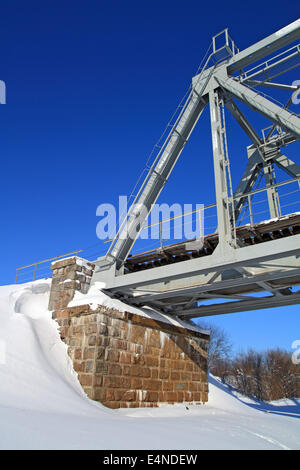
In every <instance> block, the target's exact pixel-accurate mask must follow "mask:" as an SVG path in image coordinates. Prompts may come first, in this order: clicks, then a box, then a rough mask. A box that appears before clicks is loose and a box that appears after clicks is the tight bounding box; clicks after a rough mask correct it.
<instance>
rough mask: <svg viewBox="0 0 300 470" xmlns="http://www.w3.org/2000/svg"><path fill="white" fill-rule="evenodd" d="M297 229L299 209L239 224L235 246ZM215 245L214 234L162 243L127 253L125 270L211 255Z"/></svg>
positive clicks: (152, 266) (298, 231) (266, 239)
mask: <svg viewBox="0 0 300 470" xmlns="http://www.w3.org/2000/svg"><path fill="white" fill-rule="evenodd" d="M299 233H300V213H296V214H290V215H288V216H284V217H281V218H279V219H271V220H268V221H264V222H259V223H257V224H254V225H252V226H251V225H250V224H247V225H241V226H239V227H237V228H236V237H237V241H238V244H239V246H241V247H242V246H249V245H256V244H259V243H264V242H268V241H270V240H276V239H279V238H285V237H290V236H292V235H296V234H299ZM217 245H218V234H217V233H212V234H209V235H205V236H204V238H203V240H201V241H200V240H196V239H192V240H188V241H184V242H180V243H174V244H171V245H166V246H164V247H163V248H157V249H154V250H149V251H145V252H143V253H139V254H136V255H131V256H129V257H128V259H127V261H126V264H125V272H127V273H130V272H136V271H142V270H145V269H151V268H155V267H158V266H165V265H167V264H171V263H177V262H180V261H185V260H188V259H192V258H200V257H203V256H207V255H211V254H212V253H213V251H214V249H215V248H216V246H217Z"/></svg>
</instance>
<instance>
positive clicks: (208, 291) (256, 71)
mask: <svg viewBox="0 0 300 470" xmlns="http://www.w3.org/2000/svg"><path fill="white" fill-rule="evenodd" d="M221 34H223V35H224V38H225V39H224V44H223V46H222V47H219V48H217V46H216V44H217V37H218V41H219V39H220V35H221ZM299 38H300V20H297V21H295V22H294V23H292V24H290V25H288V26H286V27H285V28H282V29H281V30H279V31H277V32H275V33H274V34H272V35H270V36H268V37H267V38H265V39H263V40H261V41H259V42H257V43H256V44H254V45H252V46H250V47H248V48H247V49H245V50H244V51H241V52H239V51H238V49H237V48H236V45H235V44H234V42H233V41H232V40H231V38H230V37H229V35H228V31H227V29H226V30H224V31H223V32H222V33H220V34H219V35H217V36H215V37H214V38H213V41H212V52H211V54H210V55H209V56H208V58H207V60H206V62H205V64H204V66H203V67H202V69H201V71H200V73H199V74H198V75H196V76H195V77H193V79H192V85H191V90H190V93H189V94H188V97H187V99H186V101H185V103H184V104H183V106H182V110H181V112H180V113H179V115H178V117H177V119H176V121H175V123H174V124H173V126H172V128H171V130H170V132H169V134H168V136H167V138H166V140H165V142H164V144H163V145H162V148H161V150H160V152H159V153H158V156H157V157H156V159H155V160H154V163H153V164H152V166H151V168H150V170H149V172H148V174H147V176H146V178H145V180H144V182H143V184H142V185H141V188H140V190H139V192H138V194H137V197H136V199H135V201H134V204H133V205H132V206H131V208H130V209H129V212H128V214H127V216H126V218H125V221H124V224H123V226H121V227H120V230H119V232H118V234H117V236H116V238H115V239H114V240H113V242H112V244H111V247H110V249H109V250H108V253H107V255H106V256H105V257H104V258H100V259H99V260H97V261H96V265H97V269H96V272H95V274H94V277H93V282H96V281H98V280H101V281H102V282H103V281H104V282H105V283H106V292H107V293H108V294H109V295H112V296H116V297H119V298H122V299H123V300H125V301H126V302H128V303H131V304H134V305H140V306H142V305H151V306H152V307H153V308H156V309H159V310H161V311H164V312H167V313H169V314H173V315H178V316H184V317H189V316H190V317H195V316H205V315H214V314H221V313H233V312H239V311H242V310H249V309H251V310H254V309H258V308H259V309H260V308H267V307H270V306H272V307H276V306H280V305H291V304H294V303H299V302H300V292H297V291H296V290H295V286H297V285H299V284H300V216H299V215H298V214H291V215H290V216H285V217H281V208H280V203H279V199H278V192H277V189H278V186H279V185H281V184H284V183H279V184H278V183H276V178H275V172H276V168H280V169H281V170H283V171H284V172H285V173H286V174H287V175H288V176H289V177H290V178H292V180H290V181H296V182H298V184H299V187H300V166H298V165H297V164H296V163H295V162H293V161H292V160H291V159H290V158H288V157H286V156H285V155H284V154H283V153H282V148H283V147H286V146H287V145H289V144H290V143H293V142H296V141H298V140H299V139H300V119H299V117H298V116H297V115H295V114H294V113H292V112H291V111H290V110H289V107H290V105H291V98H290V99H289V100H288V102H287V104H286V105H285V106H280V105H279V104H278V103H275V102H274V101H273V100H270V99H268V98H266V97H265V96H264V95H263V94H262V93H261V92H260V91H259V88H261V87H268V88H269V89H271V90H272V89H273V90H274V89H281V90H286V91H288V92H290V93H291V92H295V91H297V90H298V88H297V86H291V85H290V84H284V83H278V77H279V76H280V75H283V74H284V73H285V72H287V71H289V70H292V69H293V68H295V67H296V66H299V65H300V44H296V45H295V44H294V45H293V44H292V43H293V42H295V41H297V40H298V39H299ZM282 49H283V50H282ZM277 51H278V52H277ZM275 53H276V55H275ZM262 60H263V62H259V61H262ZM275 77H277V81H276V83H275V82H273V81H272V80H273V79H274V78H275ZM236 100H238V101H241V102H242V103H244V104H246V105H247V106H248V107H250V108H251V109H252V110H254V111H257V112H258V113H260V114H261V115H263V116H264V117H266V118H267V119H269V120H271V121H272V122H273V125H272V126H271V128H270V129H269V130H268V131H267V132H265V131H264V130H263V132H262V137H260V135H259V133H258V132H257V131H256V130H255V129H254V127H253V126H252V125H251V123H250V122H249V120H248V119H247V118H246V116H245V115H244V113H243V112H242V111H241V110H240V109H239V106H238V104H237V103H236ZM207 104H209V108H210V119H211V132H212V147H213V164H214V179H215V193H216V207H217V221H218V228H217V233H216V234H215V235H214V236H213V237H212V238H207V239H206V240H205V243H206V245H205V246H207V247H209V248H210V250H206V251H205V248H204V249H203V250H202V251H201V250H200V251H199V250H198V251H197V250H194V251H193V250H191V249H189V248H188V244H185V245H184V244H182V245H180V244H179V245H177V246H176V247H173V246H170V247H161V248H160V250H158V251H157V252H155V253H153V259H154V260H156V261H155V263H158V265H157V264H155V263H154V264H153V266H157V267H152V265H151V266H150V267H151V269H148V268H149V264H147V263H148V261H141V258H139V257H137V256H136V257H135V256H133V257H131V258H130V259H128V260H127V258H128V255H129V253H130V251H131V249H132V247H133V245H134V243H135V241H136V239H137V238H138V236H139V233H140V231H141V229H142V228H143V225H144V223H145V221H146V220H147V217H148V215H149V213H150V211H151V209H152V207H153V204H154V203H155V202H156V200H157V198H158V196H159V194H160V193H161V191H162V189H163V187H164V185H165V184H166V182H167V180H168V177H169V175H170V174H171V172H172V170H173V168H174V166H175V164H176V162H177V160H178V158H179V156H180V154H181V152H182V150H183V148H184V146H185V144H186V142H187V141H188V139H189V137H190V135H191V133H192V131H193V129H194V127H195V125H196V123H197V121H198V120H199V118H200V116H201V114H202V112H203V110H204V108H205V107H206V105H207ZM225 109H227V110H228V111H229V112H230V113H231V115H232V116H233V117H234V118H235V120H236V121H237V122H238V124H239V125H240V127H241V129H242V130H243V131H244V132H245V133H246V135H247V136H248V137H249V139H250V145H249V147H247V156H248V163H247V165H246V168H245V170H244V172H243V174H242V177H241V179H240V181H239V183H238V185H237V187H236V189H235V190H234V191H233V188H232V182H231V172H230V159H229V154H228V150H227V136H226V125H225ZM260 176H264V178H265V188H264V190H266V192H267V198H268V205H269V213H270V218H271V220H270V221H269V222H263V223H261V224H254V223H253V214H252V206H251V199H252V197H253V196H254V195H255V194H257V193H258V192H259V191H262V190H261V189H255V185H256V184H257V182H258V179H259V177H260ZM247 208H249V212H250V220H251V224H250V226H238V224H239V220H240V219H241V213H242V211H243V210H244V209H245V210H246V209H247ZM272 219H273V220H272ZM174 250H175V251H174ZM180 250H181V251H180ZM178 253H179V254H180V256H182V257H183V259H185V260H184V261H180V262H177V258H178ZM180 256H179V259H180ZM149 257H151V254H150V255H147V256H146V258H145V259H147V260H149ZM142 260H143V258H142ZM175 261H176V262H175ZM135 271H137V272H135ZM258 293H259V294H258ZM262 294H264V295H263V297H262V296H261V295H262ZM212 299H223V300H224V302H222V303H215V304H212V305H204V304H203V302H204V301H207V300H210V301H211V300H212ZM226 300H230V301H228V302H225V301H226ZM201 303H202V304H201Z"/></svg>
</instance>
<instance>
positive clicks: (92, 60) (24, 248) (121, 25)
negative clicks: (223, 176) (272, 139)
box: [0, 0, 300, 349]
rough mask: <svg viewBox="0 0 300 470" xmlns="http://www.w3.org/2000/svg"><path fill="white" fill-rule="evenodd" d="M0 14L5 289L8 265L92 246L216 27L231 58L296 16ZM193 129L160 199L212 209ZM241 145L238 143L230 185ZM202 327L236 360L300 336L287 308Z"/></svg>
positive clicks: (225, 12)
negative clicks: (221, 338)
mask: <svg viewBox="0 0 300 470" xmlns="http://www.w3.org/2000/svg"><path fill="white" fill-rule="evenodd" d="M0 8H1V10H0V44H1V55H0V79H1V80H4V81H5V82H6V85H7V104H6V105H1V106H0V154H1V163H2V171H1V175H2V178H1V193H2V197H1V221H2V223H1V268H0V282H1V284H8V283H12V282H13V281H14V276H15V268H16V267H17V266H21V265H24V264H28V263H31V262H33V261H36V260H40V259H43V258H47V257H51V256H55V255H57V254H60V253H64V252H66V251H71V250H76V249H79V248H85V247H86V246H89V245H93V244H94V243H96V242H97V238H96V233H95V229H96V223H97V218H96V207H97V206H98V204H100V203H102V202H110V203H115V202H116V201H117V197H118V195H119V194H121V195H122V194H128V193H130V191H131V189H132V187H133V185H134V183H135V181H136V178H137V176H138V175H139V173H140V171H141V169H142V168H143V167H144V163H145V160H146V157H147V156H148V154H149V152H150V150H151V148H152V145H153V144H154V143H155V141H156V140H157V138H158V137H159V135H160V134H161V131H162V130H163V128H164V126H165V124H166V122H167V121H168V119H169V117H170V114H171V113H172V112H173V111H174V109H175V108H176V105H177V104H178V101H179V100H180V98H181V97H182V95H183V94H184V92H185V90H186V88H187V86H188V85H189V83H190V80H191V77H192V76H193V74H194V73H195V71H196V69H197V66H198V65H199V63H200V61H201V59H202V57H203V55H204V53H205V51H206V49H207V47H208V45H209V42H210V39H211V36H212V35H214V34H216V33H217V32H219V31H220V30H222V29H223V28H225V27H227V26H228V27H229V30H230V34H231V36H232V37H233V39H234V40H235V41H236V43H237V45H238V47H239V48H240V49H243V48H245V47H247V46H248V45H250V44H251V43H253V42H255V41H257V40H259V39H262V38H263V37H265V36H267V35H268V34H271V33H273V32H274V31H276V30H277V29H279V28H281V27H283V26H285V25H286V24H288V23H290V22H292V21H294V20H295V19H297V18H298V17H299V16H300V15H299V12H300V8H299V3H298V2H296V1H295V0H286V1H285V2H284V4H283V3H282V2H281V1H277V0H275V1H268V0H266V1H264V2H261V3H260V4H259V5H256V6H254V7H251V6H249V5H246V4H245V3H243V2H241V1H227V2H218V1H215V2H200V1H190V0H187V1H186V2H177V1H174V0H173V1H159V2H158V1H151V2H132V1H130V0H128V1H126V2H125V1H122V2H119V1H115V2H102V1H99V0H98V1H91V0H86V1H85V2H82V1H81V2H78V1H76V0H73V1H66V0H61V1H59V2H58V1H55V0H53V1H51V2H49V1H47V0H45V1H43V2H40V1H30V0H29V1H26V2H24V1H16V0H10V1H8V2H2V3H1V7H0ZM297 74H298V75H297ZM291 78H292V79H295V80H296V79H299V78H300V77H299V71H297V69H296V71H295V72H294V75H293V76H292V77H291ZM205 118H206V119H203V123H199V125H198V127H197V128H196V130H195V133H194V134H195V135H193V137H192V139H191V142H190V144H189V145H188V146H187V147H186V149H185V151H184V153H183V154H182V157H181V160H180V161H179V163H178V165H177V167H176V169H175V171H174V172H173V175H172V177H171V178H170V182H169V183H168V187H167V188H166V191H165V192H164V193H163V194H162V196H161V198H160V201H161V202H169V203H172V202H185V203H192V202H193V203H196V202H198V203H204V204H209V203H212V202H213V201H214V191H213V184H212V175H213V168H212V153H211V138H210V134H209V127H208V113H207V112H206V115H205ZM257 123H260V118H259V117H258V118H257ZM232 126H233V131H236V130H238V128H237V127H234V124H232ZM248 143H249V142H248V140H247V138H246V136H244V135H243V134H242V133H241V132H237V135H236V137H235V139H234V143H233V146H232V148H231V151H232V158H233V160H234V158H235V159H236V160H235V162H236V163H235V168H237V170H235V169H234V171H233V173H234V174H233V177H234V181H237V178H238V176H239V172H240V171H242V168H243V165H244V164H245V158H246V154H245V152H244V150H243V152H242V154H241V152H240V150H241V149H244V148H245V146H246V145H247V144H248ZM293 157H295V155H293ZM239 161H242V166H241V167H240V166H239ZM214 321H215V322H216V323H217V324H219V325H222V326H223V327H224V328H225V329H226V330H228V331H229V333H230V335H231V337H232V340H233V342H234V344H235V347H236V348H237V349H238V348H240V347H241V348H247V347H248V346H250V345H252V346H254V347H257V348H265V347H271V346H275V345H280V346H282V347H287V348H288V347H289V346H290V344H291V343H292V341H293V340H295V339H299V338H300V321H299V307H298V306H295V307H291V308H285V309H274V310H272V311H266V310H262V311H259V312H254V313H250V312H247V313H240V314H235V315H226V316H222V317H218V318H216V319H215V320H214Z"/></svg>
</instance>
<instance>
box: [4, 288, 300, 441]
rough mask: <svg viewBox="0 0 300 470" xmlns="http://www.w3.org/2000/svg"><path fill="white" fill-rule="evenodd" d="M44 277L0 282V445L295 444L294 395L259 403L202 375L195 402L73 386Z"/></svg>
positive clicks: (299, 411) (299, 404)
mask: <svg viewBox="0 0 300 470" xmlns="http://www.w3.org/2000/svg"><path fill="white" fill-rule="evenodd" d="M49 288H50V284H49V282H48V281H36V282H34V283H29V284H24V285H18V286H5V287H0V448H1V449H300V401H299V400H295V401H293V400H281V401H280V402H276V403H271V404H266V403H260V402H255V401H253V400H250V399H248V398H245V397H244V396H242V395H240V394H237V393H236V392H234V391H232V390H230V389H229V388H228V387H226V386H224V385H222V384H221V383H220V381H219V380H218V379H216V378H214V377H210V391H209V402H208V403H207V404H205V405H202V406H190V407H189V409H186V407H185V406H184V405H175V406H171V405H170V406H163V407H161V408H157V409H149V408H142V409H122V410H109V409H107V408H104V407H103V406H102V405H101V404H99V403H96V402H93V401H91V400H89V399H88V398H87V397H86V396H85V394H84V392H83V391H82V389H81V386H80V384H79V382H78V380H77V376H76V374H75V373H74V371H73V368H72V364H71V362H70V360H69V358H68V355H67V352H66V347H65V345H64V344H63V343H62V342H61V340H60V338H59V334H58V330H57V325H56V323H55V322H54V321H53V320H52V319H51V314H50V312H48V310H47V304H48V296H49Z"/></svg>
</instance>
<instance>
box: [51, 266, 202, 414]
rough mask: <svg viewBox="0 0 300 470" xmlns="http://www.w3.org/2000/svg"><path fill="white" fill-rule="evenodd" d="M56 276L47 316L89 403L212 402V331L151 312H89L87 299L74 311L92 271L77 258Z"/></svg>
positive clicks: (104, 309)
mask: <svg viewBox="0 0 300 470" xmlns="http://www.w3.org/2000/svg"><path fill="white" fill-rule="evenodd" d="M52 269H53V281H52V289H51V295H50V303H49V309H50V310H53V318H55V319H56V321H57V322H58V324H59V326H60V334H61V338H62V339H63V341H65V342H66V344H67V345H68V354H69V356H70V358H71V359H72V361H73V365H74V369H75V371H76V372H77V373H78V379H79V381H80V383H81V385H82V387H83V389H84V391H85V392H86V393H87V395H88V396H89V397H90V398H91V399H93V400H97V401H100V402H101V403H103V404H104V405H105V406H108V407H110V408H120V407H141V406H152V407H153V406H159V405H160V404H163V403H172V404H174V403H188V404H202V403H205V402H206V401H207V399H208V384H207V348H208V342H209V335H208V333H207V332H206V331H202V330H200V329H199V328H197V327H195V326H194V325H192V324H189V323H187V322H180V321H175V320H172V319H171V318H168V317H166V316H165V315H159V314H157V313H155V312H151V311H149V313H148V312H147V313H145V312H146V311H141V314H138V313H131V312H130V311H126V310H125V311H119V310H117V309H111V308H107V307H104V306H103V305H95V304H94V303H93V304H89V303H88V296H87V303H86V304H85V305H79V306H76V307H68V303H69V301H70V300H72V299H73V297H74V295H75V292H76V290H77V291H80V292H82V293H86V292H87V291H88V288H89V283H90V279H91V276H92V271H93V269H94V265H93V264H92V263H88V262H87V261H85V260H82V259H81V258H76V257H73V258H68V259H66V260H62V261H58V262H57V263H54V264H53V265H52ZM123 305H124V304H123ZM124 307H125V308H126V306H125V305H124ZM137 312H138V311H137Z"/></svg>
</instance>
